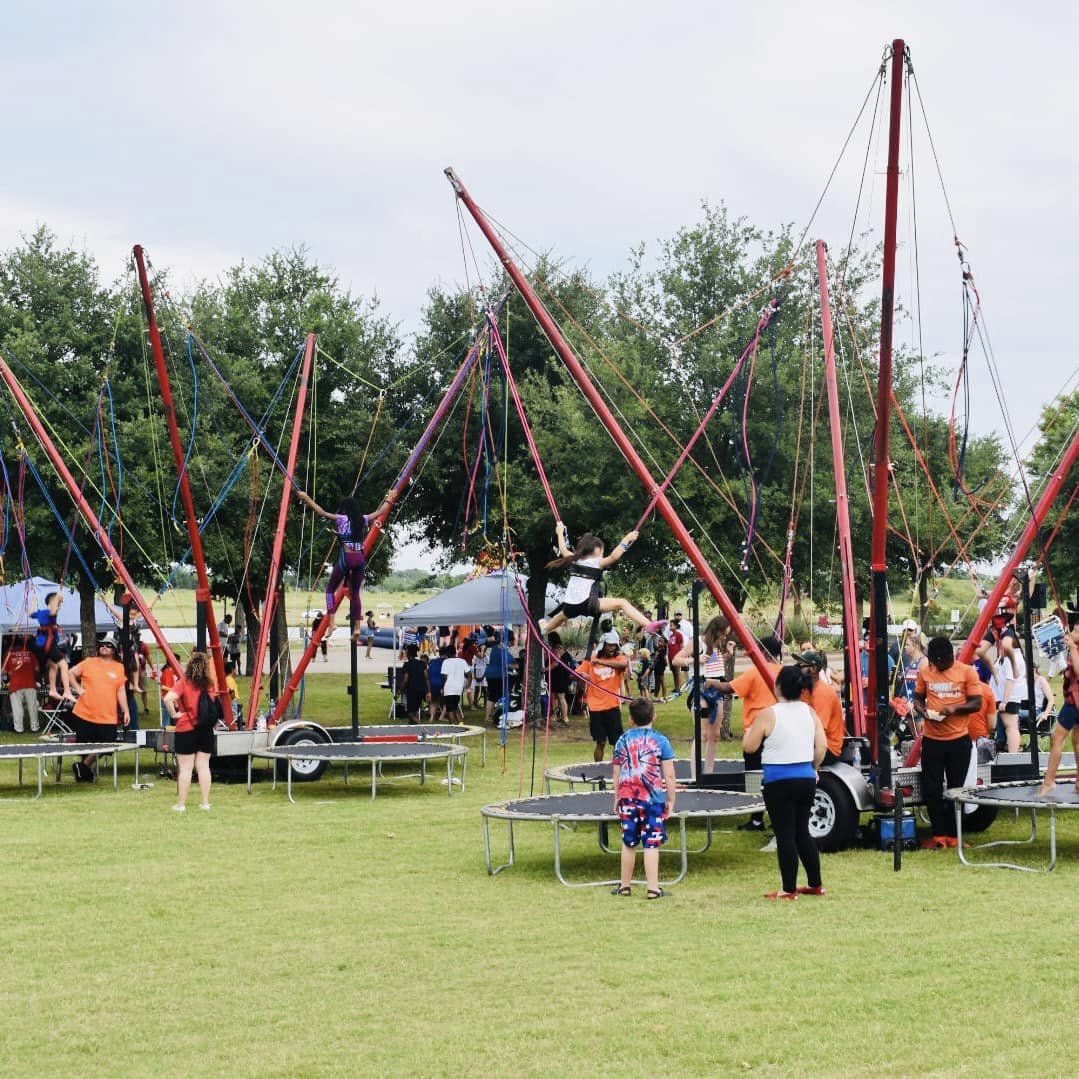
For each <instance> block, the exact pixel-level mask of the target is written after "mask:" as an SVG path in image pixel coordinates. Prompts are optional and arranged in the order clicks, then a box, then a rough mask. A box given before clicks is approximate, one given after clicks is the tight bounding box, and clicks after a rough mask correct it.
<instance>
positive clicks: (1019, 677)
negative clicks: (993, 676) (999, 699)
mask: <svg viewBox="0 0 1079 1079" xmlns="http://www.w3.org/2000/svg"><path fill="white" fill-rule="evenodd" d="M1000 666H1001V672H1000V673H1001V679H1002V680H1003V681H1004V684H1005V694H1004V699H1005V701H1006V702H1007V703H1008V704H1019V703H1021V702H1022V701H1025V700H1026V699H1027V661H1026V659H1025V658H1024V657H1023V653H1022V652H1020V651H1019V649H1018V648H1016V649H1015V650H1014V651H1013V652H1012V661H1011V662H1009V661H1008V659H1007V657H1002V658H1001V660H1000Z"/></svg>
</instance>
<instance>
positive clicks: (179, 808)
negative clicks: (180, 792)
mask: <svg viewBox="0 0 1079 1079" xmlns="http://www.w3.org/2000/svg"><path fill="white" fill-rule="evenodd" d="M172 811H173V813H186V812H187V806H173V807H172Z"/></svg>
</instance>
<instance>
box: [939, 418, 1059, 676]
mask: <svg viewBox="0 0 1079 1079" xmlns="http://www.w3.org/2000/svg"><path fill="white" fill-rule="evenodd" d="M1077 461H1079V432H1076V434H1075V435H1074V436H1073V437H1072V440H1071V442H1070V443H1069V444H1068V448H1067V450H1066V451H1065V453H1064V456H1063V457H1062V458H1061V459H1060V464H1059V465H1058V466H1057V467H1056V469H1055V471H1054V472H1053V474H1052V476H1050V478H1049V482H1048V483H1047V484H1046V487H1045V490H1044V491H1043V492H1042V496H1041V498H1039V499H1038V502H1037V505H1035V507H1034V512H1033V514H1032V515H1031V518H1030V520H1029V521H1028V522H1027V526H1026V528H1024V529H1023V534H1022V535H1021V536H1020V537H1019V542H1018V543H1017V544H1016V546H1015V550H1014V551H1013V552H1012V556H1011V558H1009V559H1008V561H1007V563H1006V564H1005V566H1004V569H1003V570H1001V573H1000V577H999V579H998V580H997V583H996V587H995V588H994V589H993V591H992V593H991V594H990V596H989V599H988V600H986V603H985V606H984V607H983V608H982V610H981V613H980V614H979V615H978V619H977V621H976V622H975V623H974V628H973V629H972V630H971V631H970V636H969V637H968V638H967V640H966V643H965V644H964V645H963V647H962V648H961V649H960V651H959V659H960V661H961V662H962V663H970V662H971V661H972V660H973V659H974V651H975V649H976V648H977V647H978V643H979V642H980V641H981V639H982V638H983V637H984V636H985V631H986V630H987V629H988V628H989V620H990V619H991V618H992V617H993V615H994V614H996V612H997V608H998V607H999V606H1000V601H1001V600H1002V599H1003V598H1004V593H1005V592H1007V590H1008V585H1010V584H1011V581H1012V576H1013V575H1014V573H1015V571H1016V570H1017V569H1018V568H1019V563H1020V562H1022V561H1023V559H1024V558H1026V556H1027V552H1028V551H1029V550H1030V548H1031V546H1032V545H1033V543H1034V541H1035V540H1036V539H1037V538H1038V532H1039V531H1040V529H1041V527H1042V525H1043V524H1044V523H1045V519H1046V517H1048V516H1049V511H1050V510H1051V509H1052V508H1053V503H1054V502H1056V500H1057V497H1058V496H1059V495H1060V491H1061V488H1062V487H1063V486H1064V484H1065V483H1066V482H1067V479H1068V473H1069V472H1071V470H1072V467H1073V466H1074V465H1075V463H1076V462H1077Z"/></svg>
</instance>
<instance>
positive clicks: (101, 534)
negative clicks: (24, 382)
mask: <svg viewBox="0 0 1079 1079" xmlns="http://www.w3.org/2000/svg"><path fill="white" fill-rule="evenodd" d="M0 378H3V380H4V382H6V383H7V387H8V389H9V390H10V391H11V396H12V397H14V398H15V403H16V404H17V405H18V406H19V409H20V410H21V411H22V414H23V415H24V416H25V417H26V422H27V423H29V424H30V427H31V428H32V429H33V432H34V434H35V435H36V436H37V440H38V442H39V443H40V444H41V448H42V449H43V450H44V451H45V452H46V454H48V457H49V460H50V461H51V462H52V466H53V468H55V469H56V473H57V475H58V476H59V477H60V479H61V480H63V483H64V486H65V487H66V488H67V489H68V491H69V492H70V494H71V499H72V501H73V502H74V503H75V507H76V508H77V509H78V511H79V513H80V514H82V518H83V520H84V521H85V522H86V523H87V524H88V525H89V526H90V530H91V531H92V532H93V533H94V536H95V537H96V539H97V542H98V545H99V546H100V547H101V550H102V551H103V552H104V553H105V557H106V558H107V559H108V560H109V562H110V563H111V564H112V568H113V570H114V571H115V572H116V576H117V577H119V578H120V580H121V581H122V582H123V585H124V588H126V589H127V591H128V592H129V593H130V595H131V598H132V600H133V601H134V603H135V606H136V607H137V608H138V609H139V614H141V615H142V617H143V621H144V622H145V623H146V628H147V629H148V630H149V631H150V633H151V634H153V638H154V640H155V641H156V642H157V646H158V648H160V649H161V651H162V652H163V653H164V655H165V660H166V662H167V663H168V664H169V666H170V667H172V668H173V670H175V671H176V673H177V674H183V668H182V667H181V666H180V661H179V660H178V659H177V658H176V655H175V653H174V652H173V650H172V648H171V647H170V646H169V642H168V641H167V640H166V639H165V634H164V633H163V632H162V629H161V627H160V626H159V625H158V624H157V619H156V618H154V614H153V611H151V610H150V606H149V604H148V603H147V602H146V600H144V599H143V598H142V594H141V593H140V592H139V590H138V587H137V586H136V584H135V580H134V578H133V577H132V576H131V574H130V573H128V571H127V567H126V566H125V565H124V560H123V559H122V558H121V557H120V552H119V551H118V550H117V549H116V548H115V547H114V546H113V544H112V540H110V539H109V534H108V532H106V531H105V528H104V526H103V525H102V524H101V522H100V521H99V520H98V519H97V515H96V514H95V513H94V511H93V510H92V509H91V508H90V503H89V502H87V501H86V499H85V498H84V497H83V493H82V488H81V487H80V485H79V484H78V483H77V482H76V480H75V477H74V476H73V475H72V474H71V471H70V470H69V469H68V467H67V465H66V464H65V463H64V459H63V457H61V456H60V452H59V451H58V450H57V448H56V446H55V445H53V441H52V439H51V438H49V434H48V432H47V431H46V430H45V426H44V424H42V422H41V420H40V419H38V415H37V413H36V412H35V411H34V406H33V405H32V404H31V403H30V399H29V398H28V397H27V396H26V394H25V392H24V391H23V388H22V386H21V385H19V380H18V379H17V378H16V377H15V375H14V374H13V373H12V370H11V368H10V367H8V365H7V363H6V362H5V361H4V359H3V357H0Z"/></svg>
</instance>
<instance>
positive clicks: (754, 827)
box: [738, 817, 764, 832]
mask: <svg viewBox="0 0 1079 1079" xmlns="http://www.w3.org/2000/svg"><path fill="white" fill-rule="evenodd" d="M738 831H740V832H763V831H764V821H762V820H754V819H753V818H752V817H750V818H749V820H747V821H745V822H744V823H742V824H739V825H738Z"/></svg>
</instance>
